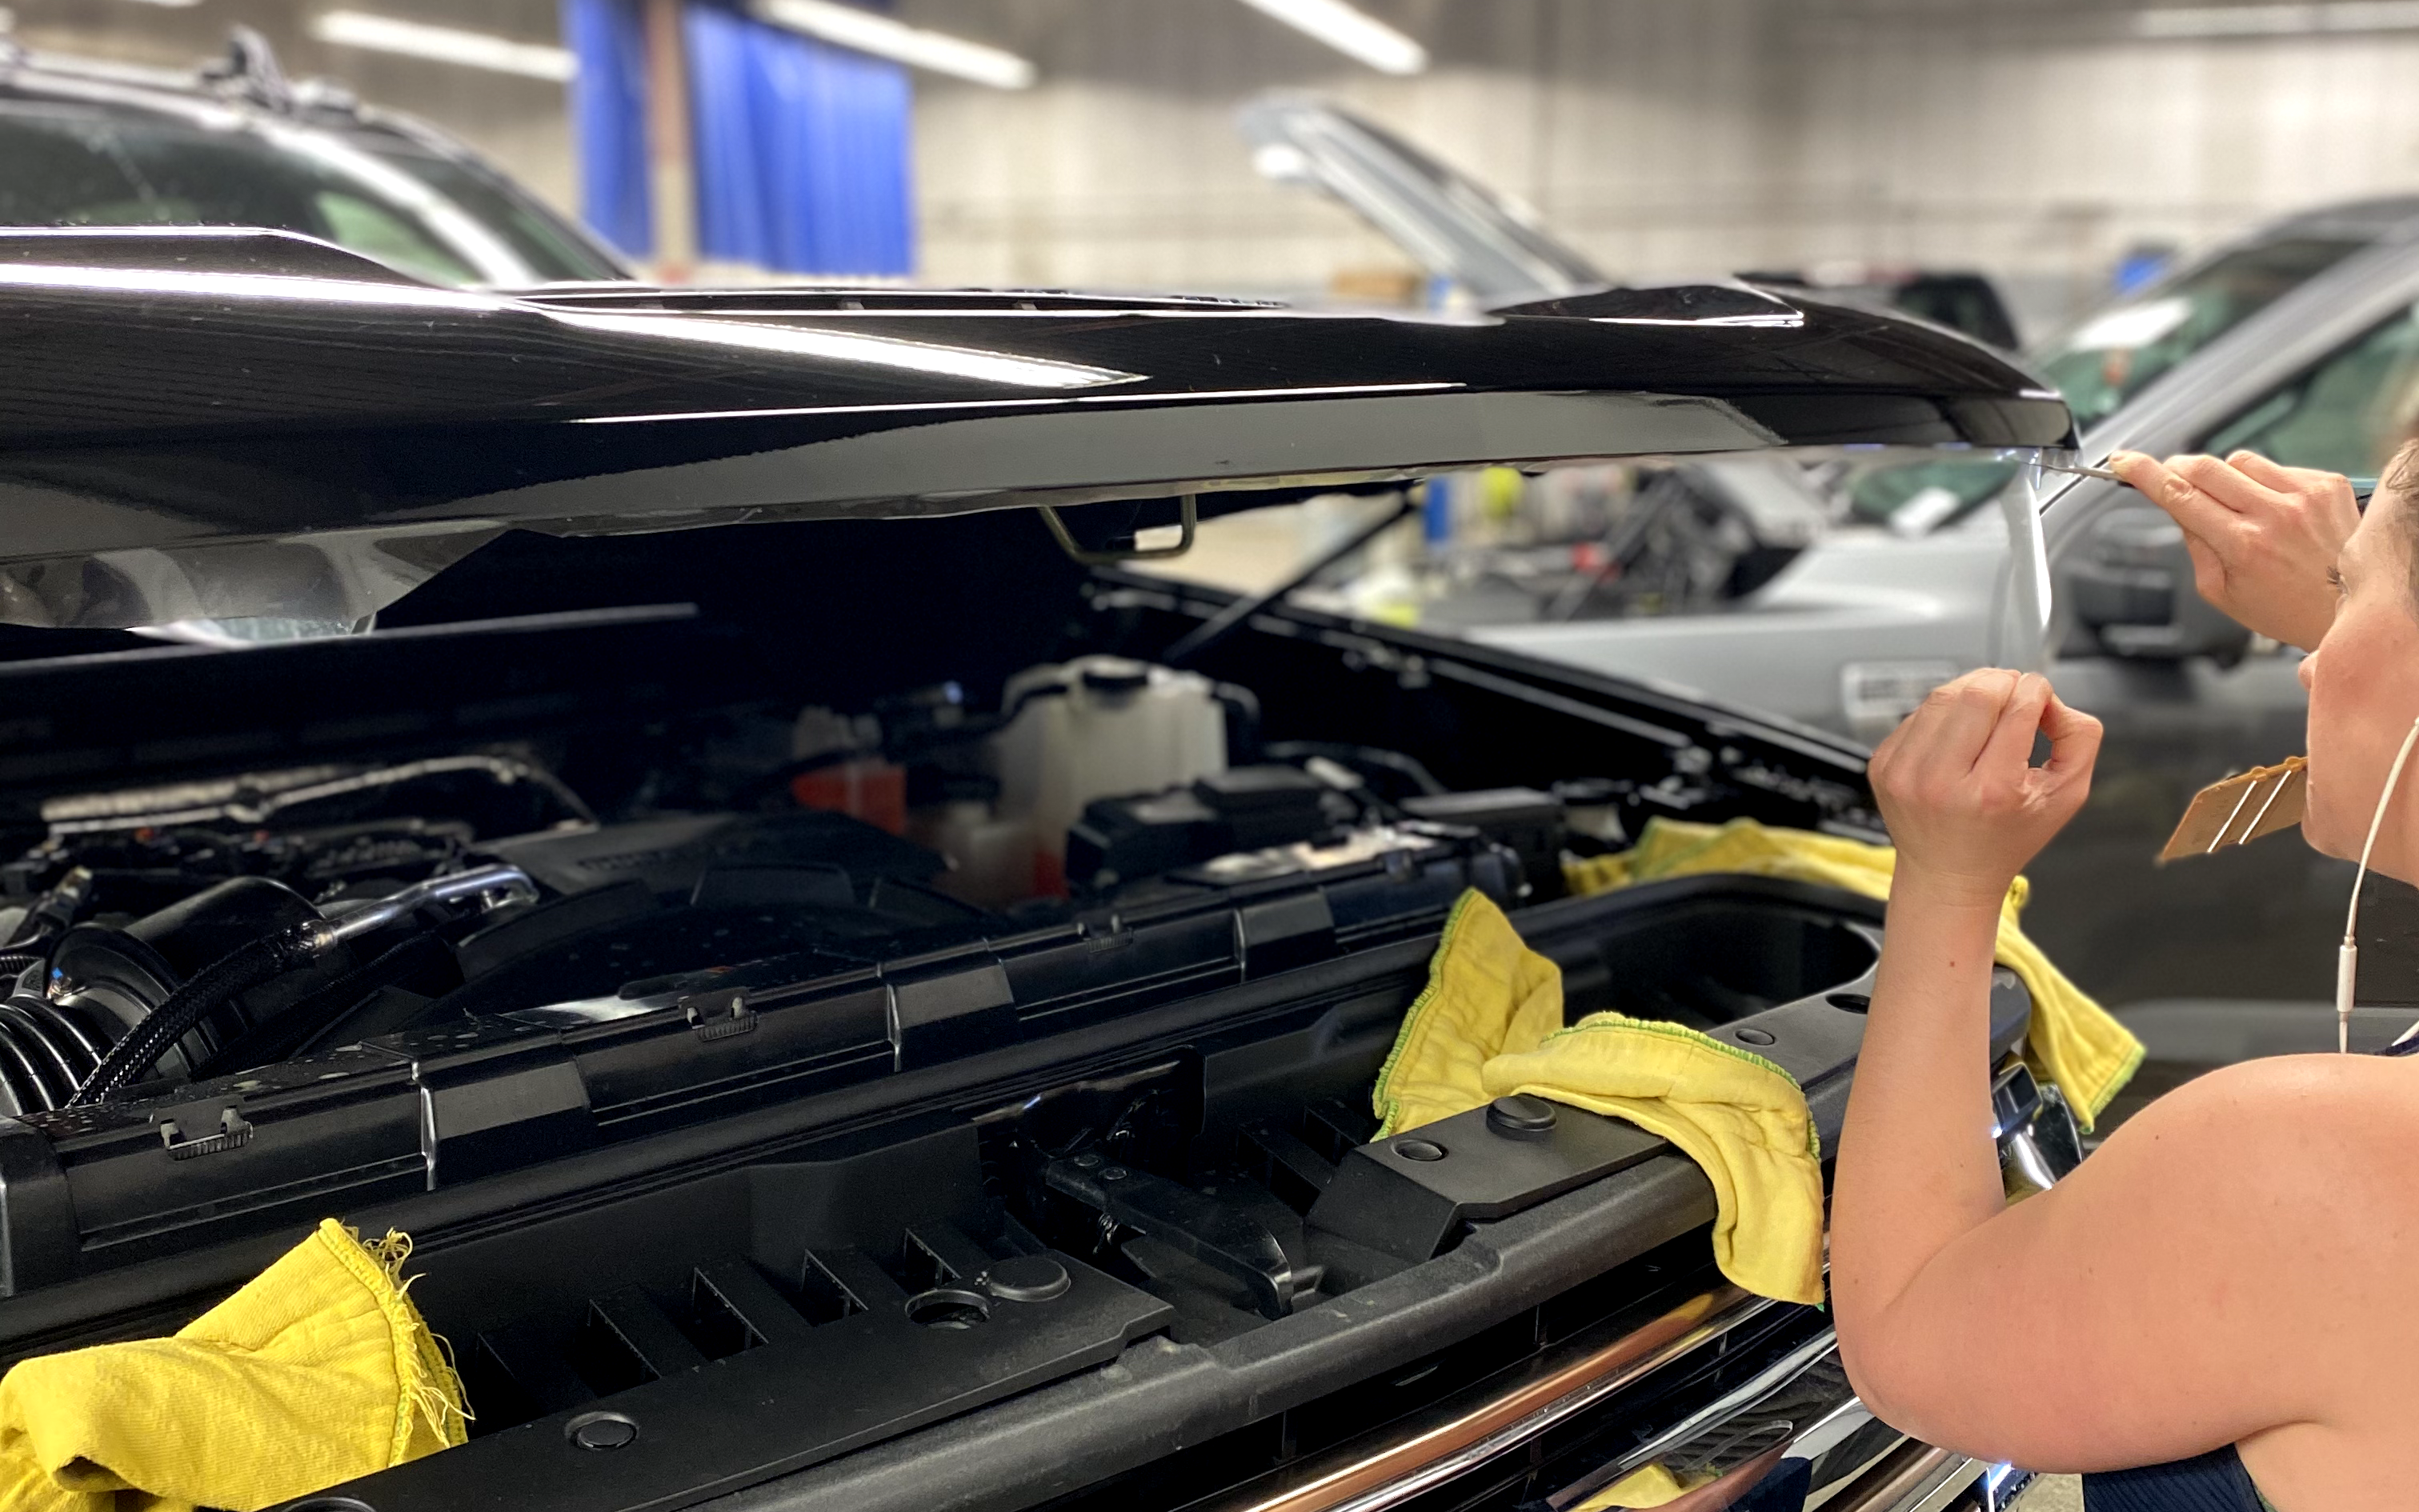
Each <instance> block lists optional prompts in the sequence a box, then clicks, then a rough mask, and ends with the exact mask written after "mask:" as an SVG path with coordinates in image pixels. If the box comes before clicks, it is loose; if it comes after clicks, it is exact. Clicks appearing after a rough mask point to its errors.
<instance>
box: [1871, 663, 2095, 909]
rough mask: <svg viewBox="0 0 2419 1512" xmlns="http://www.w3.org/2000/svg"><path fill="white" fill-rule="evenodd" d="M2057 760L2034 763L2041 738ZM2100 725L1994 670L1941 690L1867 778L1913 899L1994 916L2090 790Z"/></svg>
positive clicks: (2036, 683) (2039, 680) (1894, 736)
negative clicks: (1968, 907) (2036, 740)
mask: <svg viewBox="0 0 2419 1512" xmlns="http://www.w3.org/2000/svg"><path fill="white" fill-rule="evenodd" d="M2037 734H2039V735H2046V736H2048V737H2049V742H2050V753H2049V761H2048V763H2047V764H2046V765H2044V766H2039V767H2036V766H2034V765H2033V764H2032V752H2033V737H2034V736H2035V735H2037ZM2099 754H2100V721H2098V720H2096V719H2094V718H2092V717H2091V716H2090V715H2088V714H2084V713H2078V712H2076V711H2075V710H2072V709H2069V708H2068V707H2067V706H2066V705H2064V704H2062V703H2060V702H2059V701H2058V698H2057V694H2056V693H2055V692H2053V691H2052V690H2051V688H2050V685H2049V680H2048V679H2047V678H2044V677H2042V676H2041V675H2040V674H2038V673H2031V672H2027V673H2026V674H2024V675H2023V676H2021V677H2020V676H2018V675H2017V674H2015V673H2013V672H2007V671H2001V670H1998V669H1996V668H1990V669H1985V670H1983V671H1980V672H1968V673H1966V674H1965V675H1964V677H1962V678H1959V679H1958V680H1956V681H1954V682H1951V683H1949V684H1947V685H1945V686H1943V687H1940V688H1937V689H1935V690H1934V692H1933V694H1932V696H1931V697H1929V698H1926V699H1925V700H1924V701H1923V704H1922V706H1921V707H1919V708H1918V709H1917V710H1916V711H1915V712H1914V713H1912V714H1909V715H1908V716H1907V717H1906V722H1905V723H1904V724H1902V725H1899V727H1898V728H1897V729H1895V730H1893V731H1891V732H1890V735H1889V738H1888V739H1887V740H1885V741H1882V743H1881V745H1880V747H1879V748H1878V749H1876V750H1875V751H1874V752H1873V757H1872V762H1871V764H1870V765H1869V766H1868V767H1867V769H1866V775H1867V777H1868V778H1869V779H1870V780H1871V782H1872V787H1873V793H1874V796H1875V797H1876V798H1878V799H1879V800H1880V802H1881V810H1882V817H1883V818H1884V819H1886V820H1887V821H1888V824H1889V832H1890V838H1891V840H1892V841H1893V842H1894V843H1895V844H1896V845H1897V847H1898V872H1897V875H1898V878H1899V879H1900V880H1902V881H1907V882H1910V883H1912V884H1913V886H1912V888H1911V889H1910V891H1911V892H1912V893H1915V895H1918V896H1923V897H1927V898H1931V899H1934V900H1937V901H1940V902H1943V903H1949V904H1957V905H1967V904H1970V905H1976V906H1982V905H1987V906H1988V907H1989V908H1990V909H1992V910H1993V912H1994V913H1995V912H1996V911H1997V909H1998V907H1999V903H2000V900H2001V899H2003V898H2004V897H2006V896H2007V892H2008V888H2009V886H2010V884H2011V883H2013V882H2014V881H2015V879H2016V874H2017V873H2018V872H2021V871H2023V870H2024V868H2025V865H2026V863H2028V862H2030V861H2031V860H2032V859H2033V857H2034V856H2035V855H2037V854H2039V853H2040V851H2041V848H2042V847H2043V846H2045V845H2047V844H2049V842H2050V837H2051V836H2053V835H2055V834H2057V832H2058V831H2059V830H2060V829H2062V828H2064V827H2065V825H2066V821H2067V820H2069V819H2071V818H2072V817H2074V813H2075V810H2077V809H2079V808H2081V807H2082V806H2083V801H2084V799H2085V798H2087V797H2088V796H2089V795H2090V792H2091V763H2092V760H2093V758H2094V757H2095V756H2098V755H2099Z"/></svg>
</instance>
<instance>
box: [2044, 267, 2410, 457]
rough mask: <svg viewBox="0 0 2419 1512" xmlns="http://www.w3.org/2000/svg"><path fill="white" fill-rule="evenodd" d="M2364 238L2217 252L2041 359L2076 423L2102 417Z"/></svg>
mask: <svg viewBox="0 0 2419 1512" xmlns="http://www.w3.org/2000/svg"><path fill="white" fill-rule="evenodd" d="M2364 245H2365V243H2363V242H2359V241H2353V240H2347V239H2344V238H2342V237H2280V238H2278V239H2276V240H2273V241H2264V242H2260V243H2258V244H2257V245H2256V246H2249V247H2242V248H2238V249H2236V250H2235V251H2233V252H2225V253H2221V254H2220V255H2218V256H2216V257H2212V258H2211V259H2210V260H2209V261H2207V262H2205V263H2200V264H2196V265H2195V266H2194V267H2190V268H2187V269H2185V270H2184V271H2183V272H2181V273H2180V274H2178V275H2177V276H2176V277H2174V278H2172V279H2168V280H2166V281H2165V283H2159V284H2156V285H2153V286H2152V287H2151V288H2149V289H2147V290H2145V291H2144V292H2143V293H2142V294H2141V295H2140V296H2138V297H2137V298H2132V299H2128V300H2126V301H2124V302H2123V303H2120V304H2116V305H2112V306H2110V307H2109V308H2108V309H2106V310H2103V311H2102V312H2101V313H2099V314H2096V315H2094V316H2092V317H2091V318H2090V319H2088V320H2087V321H2085V322H2084V323H2083V324H2082V325H2081V326H2078V327H2076V328H2074V329H2073V330H2072V331H2070V332H2069V333H2068V334H2067V335H2066V336H2065V337H2064V338H2063V339H2061V340H2059V341H2057V342H2056V343H2054V344H2051V345H2050V346H2048V347H2047V348H2045V349H2044V350H2043V351H2042V352H2041V353H2040V354H2039V355H2038V356H2037V358H2036V359H2035V360H2036V362H2037V363H2038V365H2039V366H2040V368H2041V370H2042V373H2043V374H2046V375H2047V376H2048V378H2049V380H2050V381H2051V382H2052V383H2053V384H2056V385H2057V389H2058V391H2059V392H2061V393H2063V394H2064V395H2065V396H2066V402H2067V404H2068V405H2070V406H2071V407H2072V409H2073V411H2074V419H2075V423H2076V424H2078V425H2083V426H2089V425H2093V424H2096V423H2098V422H2099V421H2101V420H2106V419H2107V418H2108V417H2109V416H2110V415H2113V414H2115V413H2116V412H2117V410H2118V408H2119V406H2120V405H2123V404H2124V403H2125V401H2127V400H2128V399H2131V398H2132V397H2134V395H2135V394H2136V393H2139V392H2140V391H2141V390H2142V389H2145V388H2148V387H2149V384H2150V382H2151V380H2152V379H2154V378H2156V377H2158V376H2159V375H2160V374H2163V373H2165V372H2166V371H2167V370H2168V369H2169V368H2172V367H2174V366H2175V365H2176V364H2177V363H2179V362H2181V361H2182V360H2184V359H2186V358H2188V357H2190V356H2192V355H2193V354H2194V353H2195V352H2197V351H2199V350H2200V349H2201V348H2202V347H2204V346H2207V345H2208V344H2210V343H2211V342H2213V341H2216V340H2217V339H2218V338H2219V337H2221V336H2223V335H2225V334H2226V332H2227V331H2229V330H2232V329H2233V328H2235V327H2237V326H2239V325H2241V324H2242V322H2244V321H2245V320H2248V319H2250V318H2251V317H2252V316H2253V315H2255V314H2257V313H2259V312H2260V311H2262V310H2265V309H2266V308H2268V307H2269V306H2270V305H2272V304H2273V303H2275V302H2276V301H2277V300H2278V299H2280V298H2283V297H2284V296H2286V295H2287V294H2289V293H2291V292H2292V291H2293V290H2294V289H2295V288H2297V287H2299V286H2300V285H2301V284H2303V283H2307V282H2308V281H2309V280H2311V279H2313V278H2316V277H2317V276H2318V275H2319V274H2320V273H2323V272H2325V271H2326V270H2327V269H2328V268H2330V267H2334V266H2335V265H2336V264H2337V263H2340V262H2342V261H2343V260H2344V259H2345V258H2346V257H2349V256H2350V255H2351V254H2352V253H2353V252H2358V251H2360V249H2361V248H2362V246H2364Z"/></svg>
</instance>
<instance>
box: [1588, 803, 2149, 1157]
mask: <svg viewBox="0 0 2419 1512" xmlns="http://www.w3.org/2000/svg"><path fill="white" fill-rule="evenodd" d="M1897 864H1898V852H1897V851H1895V850H1893V849H1891V848H1889V847H1887V846H1871V845H1866V844H1865V843H1863V842H1862V841H1858V840H1842V839H1840V838H1838V837H1837V836H1834V835H1827V834H1813V833H1810V832H1807V831H1804V830H1775V829H1768V828H1766V827H1765V826H1764V825H1761V824H1758V823H1757V822H1756V821H1755V820H1753V819H1733V820H1732V821H1731V822H1730V823H1728V824H1723V825H1712V824H1689V823H1687V822H1685V821H1683V820H1678V819H1649V820H1648V821H1647V823H1646V831H1645V832H1644V833H1643V834H1641V835H1640V836H1639V837H1638V844H1637V846H1636V847H1635V848H1632V849H1629V850H1626V851H1623V852H1622V853H1621V854H1620V855H1617V856H1595V857H1590V858H1587V859H1585V860H1568V861H1565V862H1564V864H1563V875H1564V879H1565V880H1566V881H1567V882H1568V883H1569V885H1570V889H1571V891H1572V892H1574V893H1579V894H1581V895H1583V896H1584V895H1586V894H1590V893H1606V892H1610V891H1611V890H1612V889H1614V888H1617V887H1627V886H1629V885H1630V884H1631V883H1633V882H1651V881H1654V880H1656V879H1657V878H1665V877H1687V876H1691V875H1693V874H1696V873H1700V872H1747V873H1749V874H1752V875H1754V876H1757V877H1780V878H1791V879H1794V880H1796V881H1800V882H1816V883H1820V884H1822V885H1824V886H1826V887H1838V888H1845V889H1846V890H1847V891H1849V892H1851V893H1863V894H1864V895H1865V896H1867V897H1874V898H1886V897H1888V896H1889V890H1890V874H1891V870H1892V868H1893V867H1895V866H1896V865H1897ZM2029 893H2030V885H2029V884H2028V883H2027V882H2026V880H2025V879H2024V878H2021V877H2019V878H2016V882H2015V885H2014V886H2013V887H2011V888H2010V889H2008V899H2007V902H2006V903H2004V904H2002V905H2001V906H2000V909H1999V941H1998V949H1997V955H1998V961H1999V964H2000V965H2001V966H2004V967H2007V968H2008V969H2009V970H2012V971H2014V972H2015V973H2016V975H2017V976H2018V977H2019V978H2021V979H2022V980H2023V982H2024V984H2025V987H2026V990H2027V991H2029V992H2030V993H2031V994H2032V1000H2033V1016H2032V1024H2031V1027H2030V1028H2028V1029H2027V1030H2026V1031H2025V1059H2026V1061H2028V1062H2030V1064H2031V1066H2032V1069H2033V1074H2034V1075H2035V1076H2037V1077H2042V1079H2043V1080H2047V1081H2053V1082H2056V1083H2057V1087H2058V1090H2059V1091H2060V1092H2064V1093H2065V1094H2066V1100H2067V1102H2068V1103H2069V1104H2070V1105H2072V1107H2073V1108H2074V1115H2075V1118H2076V1119H2077V1120H2078V1121H2079V1122H2080V1123H2082V1124H2083V1126H2084V1127H2085V1128H2086V1129H2089V1128H2091V1127H2092V1126H2093V1124H2094V1123H2096V1122H2097V1121H2098V1120H2099V1117H2100V1115H2101V1114H2102V1113H2103V1111H2105V1110H2106V1109H2107V1107H2108V1102H2109V1099H2111V1098H2113V1097H2115V1096H2116V1095H2117V1094H2118V1093H2119V1092H2121V1091H2123V1090H2124V1087H2125V1083H2127V1082H2128V1081H2131V1080H2132V1079H2133V1077H2134V1072H2135V1071H2136V1070H2137V1069H2139V1068H2140V1066H2141V1064H2142V1042H2141V1041H2140V1040H2137V1039H2135V1038H2134V1031H2131V1030H2129V1029H2127V1028H2126V1027H2125V1026H2124V1025H2122V1024H2120V1023H2119V1022H2118V1021H2117V1020H2116V1019H2115V1018H2112V1017H2110V1016H2109V1014H2108V1010H2106V1009H2105V1008H2103V1007H2101V1006H2100V1004H2098V1003H2096V1002H2094V1001H2092V1000H2091V999H2090V998H2089V997H2088V996H2086V995H2085V993H2084V991H2083V989H2082V988H2081V987H2078V986H2076V985H2074V984H2073V983H2072V982H2070V981H2068V980H2067V979H2066V975H2065V973H2064V972H2062V971H2060V970H2058V969H2057V967H2056V966H2054V965H2052V964H2051V963H2050V959H2049V957H2048V956H2046V955H2042V951H2041V947H2040V946H2038V945H2036V944H2034V943H2033V942H2032V941H2031V940H2030V939H2026V938H2025V932H2024V930H2023V928H2022V927H2020V926H2019V925H2018V924H2017V922H2016V921H2017V919H2018V917H2019V916H2020V915H2022V914H2023V912H2024V908H2025V899H2026V897H2027V896H2028V895H2029Z"/></svg>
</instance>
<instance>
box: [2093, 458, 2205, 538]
mask: <svg viewBox="0 0 2419 1512" xmlns="http://www.w3.org/2000/svg"><path fill="white" fill-rule="evenodd" d="M2186 460H2188V459H2186V458H2183V457H2176V458H2173V459H2171V461H2173V462H2175V463H2178V464H2180V463H2182V462H2184V461H2186ZM2108 470H2109V471H2111V472H2113V473H2115V474H2116V475H2117V476H2118V477H2119V478H2122V479H2123V480H2125V481H2126V482H2128V483H2130V484H2132V485H2133V487H2134V492H2136V493H2138V494H2140V495H2141V496H2143V497H2144V498H2147V499H2149V501H2150V502H2151V503H2153V504H2156V505H2157V506H2158V507H2159V508H2161V509H2163V510H2165V511H2166V512H2168V513H2169V514H2171V515H2173V516H2174V517H2175V522H2176V523H2177V524H2178V525H2180V526H2182V527H2184V531H2185V533H2186V534H2188V535H2196V536H2208V535H2211V534H2214V533H2215V532H2217V531H2219V530H2223V529H2225V528H2226V527H2228V526H2230V525H2232V524H2233V523H2234V520H2235V513H2234V512H2233V511H2232V510H2230V509H2227V508H2226V506H2225V505H2224V504H2222V503H2220V502H2219V501H2218V500H2217V499H2216V498H2214V497H2212V496H2211V495H2210V494H2208V493H2207V492H2205V491H2204V490H2202V489H2200V488H2198V487H2196V485H2195V484H2194V483H2193V481H2191V480H2190V479H2188V478H2186V477H2184V476H2183V475H2182V474H2181V473H2180V472H2179V471H2177V470H2176V468H2174V467H2172V466H2167V465H2166V464H2164V463H2161V462H2158V461H2155V460H2154V459H2152V458H2149V457H2146V456H2144V455H2143V454H2142V453H2140V452H2139V451H2119V452H2118V453H2116V454H2115V455H2114V456H2111V457H2110V458H2109V459H2108Z"/></svg>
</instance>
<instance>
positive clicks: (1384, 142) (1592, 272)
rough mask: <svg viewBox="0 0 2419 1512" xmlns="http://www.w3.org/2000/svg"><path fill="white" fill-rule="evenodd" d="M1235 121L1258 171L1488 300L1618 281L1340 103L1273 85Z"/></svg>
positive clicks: (1546, 295) (1487, 305)
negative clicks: (1325, 200)
mask: <svg viewBox="0 0 2419 1512" xmlns="http://www.w3.org/2000/svg"><path fill="white" fill-rule="evenodd" d="M1236 124H1237V125H1238V126H1239V127H1240V129H1241V130H1242V133H1243V136H1244V139H1245V140H1246V141H1248V142H1250V143H1251V144H1252V166H1253V167H1255V168H1256V169H1257V170H1259V172H1260V175H1261V176H1263V177H1266V178H1271V179H1274V180H1276V181H1277V182H1279V183H1293V184H1304V185H1308V186H1309V187H1311V188H1313V189H1316V190H1318V191H1322V192H1324V193H1326V194H1328V195H1331V196H1333V198H1334V199H1335V200H1337V201H1338V202H1340V203H1341V204H1343V205H1344V206H1346V207H1347V208H1348V209H1350V210H1351V211H1353V212H1354V213H1355V214H1357V215H1359V216H1360V217H1361V218H1362V219H1363V220H1364V221H1368V222H1369V224H1370V225H1371V226H1372V227H1374V228H1375V229H1376V230H1377V232H1378V233H1379V235H1380V236H1382V237H1385V238H1386V239H1388V240H1389V241H1392V242H1393V243H1394V245H1396V246H1397V247H1400V248H1401V249H1402V250H1403V252H1404V253H1405V254H1406V255H1407V256H1409V257H1410V259H1411V260H1412V261H1413V262H1415V263H1417V264H1419V266H1420V267H1421V268H1422V269H1424V270H1425V271H1426V272H1427V273H1429V274H1431V275H1433V276H1435V277H1438V278H1445V279H1451V280H1452V281H1453V282H1454V283H1456V284H1457V285H1459V287H1460V288H1461V289H1462V291H1463V292H1464V293H1466V294H1468V295H1469V296H1470V298H1471V302H1472V303H1474V304H1476V305H1477V306H1478V307H1480V308H1481V309H1491V308H1493V307H1495V306H1497V305H1502V304H1511V303H1514V302H1516V301H1519V300H1524V299H1550V298H1559V297H1561V296H1564V295H1568V294H1577V293H1579V292H1580V291H1582V290H1587V289H1600V288H1603V287H1605V286H1606V285H1607V284H1609V283H1611V282H1612V281H1611V280H1610V278H1608V277H1606V276H1605V275H1604V274H1603V273H1602V272H1599V271H1598V270H1597V269H1596V267H1595V265H1593V264H1591V263H1590V262H1589V261H1588V260H1587V259H1586V258H1585V257H1583V256H1581V255H1580V254H1579V252H1575V251H1573V250H1572V249H1571V248H1569V247H1566V246H1564V245H1563V243H1561V242H1559V241H1557V240H1555V239H1554V238H1553V237H1551V236H1548V234H1547V233H1546V231H1545V229H1544V228H1543V227H1542V226H1540V225H1538V224H1537V222H1536V219H1535V217H1534V216H1533V215H1532V214H1531V213H1530V212H1529V210H1528V209H1527V207H1526V206H1520V205H1518V204H1515V203H1514V202H1512V201H1509V200H1506V199H1504V198H1503V197H1502V195H1500V194H1497V193H1496V192H1495V191H1492V190H1489V189H1487V188H1486V187H1485V186H1484V185H1482V184H1480V183H1478V182H1477V181H1476V180H1474V179H1471V178H1470V177H1469V176H1465V175H1463V174H1460V173H1456V171H1455V170H1453V169H1451V168H1448V167H1446V166H1445V165H1444V164H1443V163H1441V162H1439V161H1438V160H1436V159H1434V158H1431V157H1429V156H1428V155H1427V154H1426V153H1425V152H1422V151H1421V150H1420V149H1419V148H1417V147H1415V146H1413V145H1410V143H1408V142H1406V141H1404V140H1403V139H1402V138H1401V137H1398V136H1396V135H1394V133H1393V132H1392V131H1389V130H1386V129H1385V128H1383V127H1381V126H1378V125H1376V124H1374V123H1372V122H1370V121H1367V120H1364V119H1363V118H1362V117H1361V116H1359V115H1354V114H1353V113H1352V112H1350V111H1348V110H1345V109H1343V108H1342V107H1340V106H1337V105H1333V104H1331V103H1329V102H1328V101H1326V100H1323V99H1317V97H1315V96H1309V95H1297V94H1287V93H1273V94H1267V95H1262V96H1260V97H1259V98H1258V99H1254V100H1253V101H1252V102H1251V103H1250V104H1248V105H1246V106H1244V107H1243V110H1242V113H1241V115H1240V116H1238V118H1237V122H1236Z"/></svg>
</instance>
